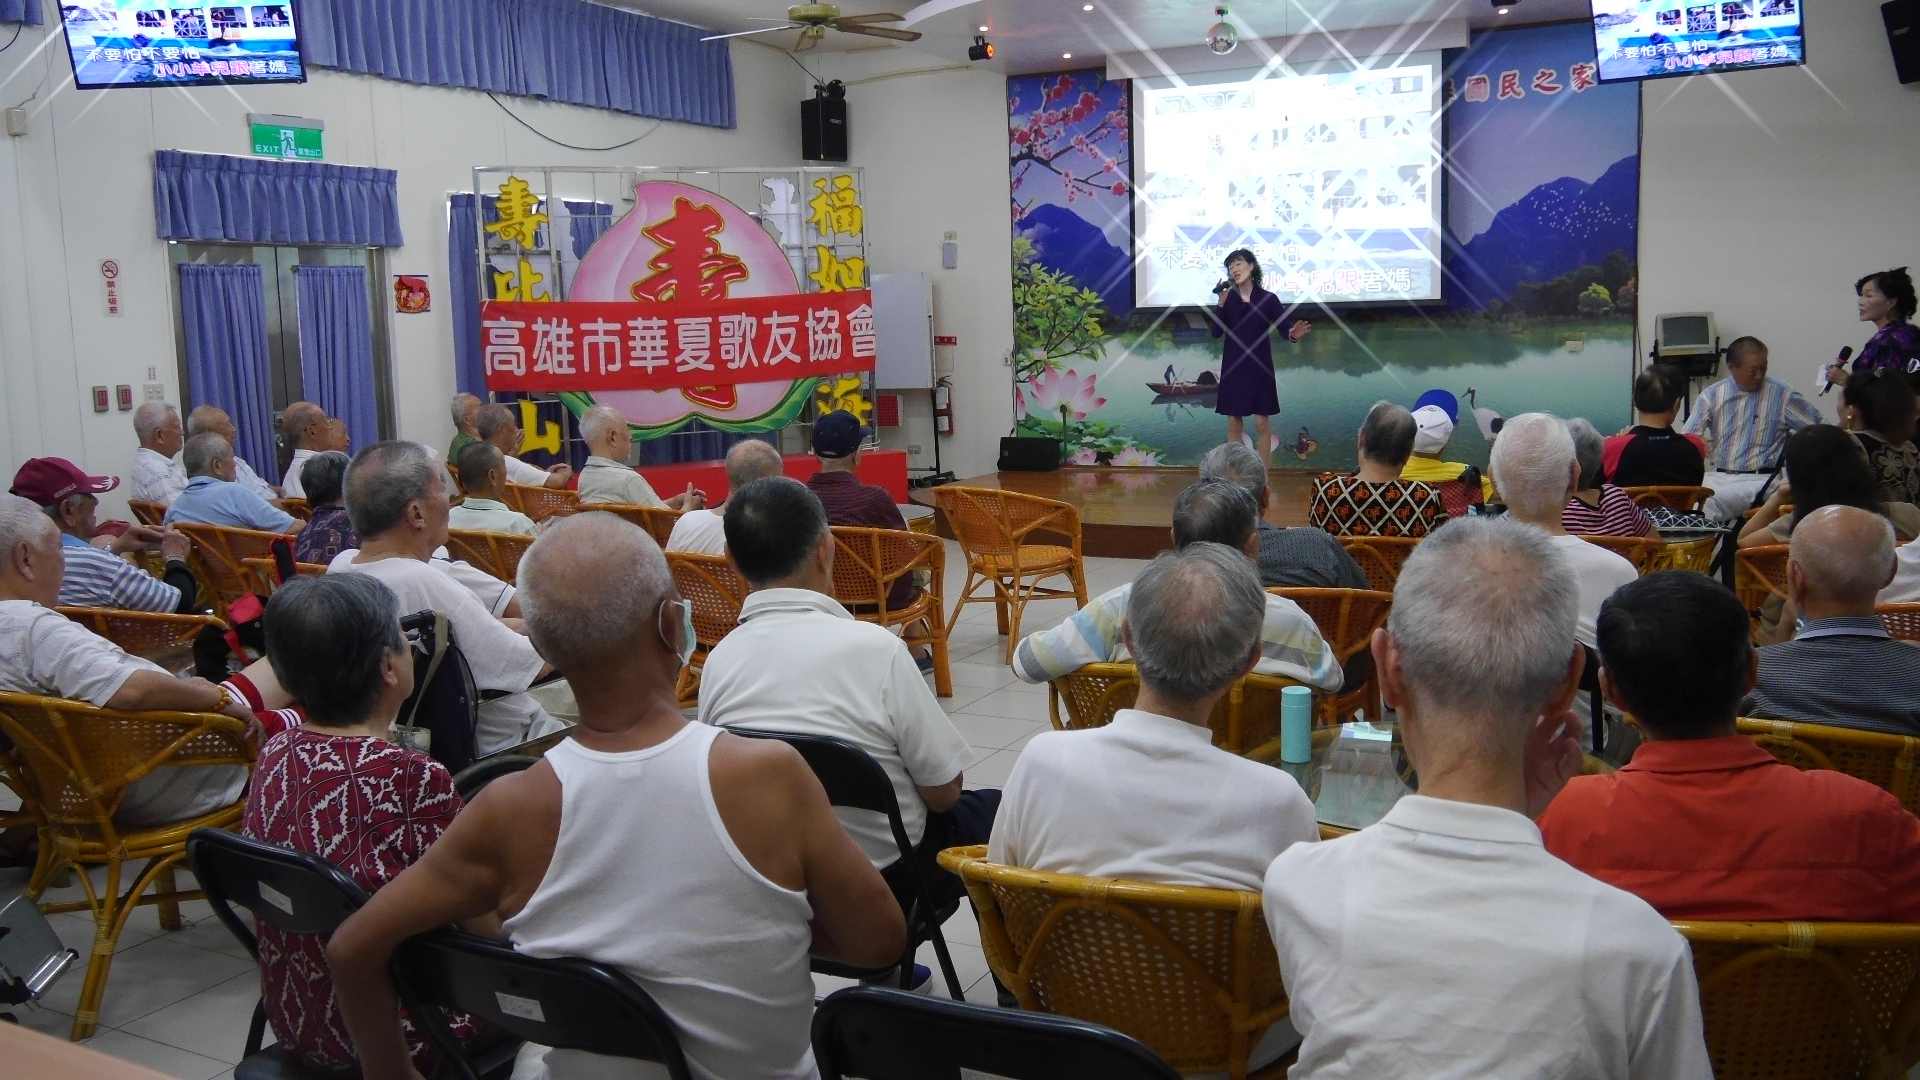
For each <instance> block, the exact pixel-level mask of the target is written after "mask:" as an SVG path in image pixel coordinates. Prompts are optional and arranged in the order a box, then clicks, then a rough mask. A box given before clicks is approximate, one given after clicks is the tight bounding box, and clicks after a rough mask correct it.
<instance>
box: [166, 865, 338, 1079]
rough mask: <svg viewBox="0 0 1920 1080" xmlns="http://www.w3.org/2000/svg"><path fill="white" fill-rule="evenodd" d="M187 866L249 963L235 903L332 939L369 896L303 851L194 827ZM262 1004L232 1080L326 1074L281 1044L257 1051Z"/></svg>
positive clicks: (256, 945) (289, 927) (288, 927)
mask: <svg viewBox="0 0 1920 1080" xmlns="http://www.w3.org/2000/svg"><path fill="white" fill-rule="evenodd" d="M187 863H188V865H190V866H192V867H193V876H194V877H196V878H198V879H199V880H200V887H201V888H202V889H203V890H205V891H206V894H207V903H208V904H209V905H211V906H212V908H213V913H214V915H215V916H216V917H218V918H219V920H220V921H221V922H222V923H225V924H226V927H227V929H228V930H230V931H232V933H233V936H234V937H235V938H238V939H239V941H240V944H242V945H244V946H246V948H247V953H248V954H249V955H250V956H252V957H253V959H254V963H256V964H257V963H259V962H260V941H259V939H258V938H256V937H255V936H254V934H253V931H252V930H251V929H249V928H248V926H247V924H246V923H245V922H243V921H242V920H241V918H240V916H239V915H238V914H237V913H236V912H235V911H234V910H233V906H234V905H235V904H238V905H239V906H241V907H244V908H246V909H247V910H248V911H251V912H252V913H253V917H254V918H255V919H256V920H258V921H260V922H264V923H268V924H270V925H272V926H277V927H279V928H280V929H282V930H285V931H287V932H289V933H294V934H331V933H333V931H334V930H336V929H338V928H339V926H340V924H341V923H342V922H345V921H346V918H347V916H349V915H351V914H353V913H354V912H355V911H358V910H359V909H360V905H362V904H364V903H366V902H367V891H366V890H365V889H362V888H361V887H360V885H359V884H358V883H357V882H355V881H354V880H353V879H352V878H350V877H348V876H347V875H346V874H344V873H342V872H341V871H340V868H339V867H337V866H335V865H333V864H332V863H330V862H328V861H327V860H325V859H323V858H321V857H319V856H318V855H309V854H307V853H306V852H303V851H292V850H289V849H287V848H282V847H275V846H274V845H272V844H268V843H263V842H262V841H259V840H251V839H248V838H247V837H244V836H240V835H238V834H236V833H230V832H227V831H226V830H224V829H195V830H194V831H193V835H191V836H189V837H187ZM266 1026H267V1006H266V1001H265V999H262V1000H261V1001H259V1002H258V1003H256V1004H255V1005H254V1007H253V1022H252V1023H251V1024H250V1025H248V1027H247V1045H246V1049H245V1050H243V1051H242V1054H243V1055H244V1056H243V1059H242V1060H241V1062H240V1064H238V1065H236V1066H234V1070H233V1075H234V1080H296V1078H297V1080H305V1078H308V1077H313V1078H316V1080H317V1078H320V1077H324V1076H326V1075H328V1074H325V1073H322V1072H319V1071H317V1070H314V1069H309V1068H308V1067H307V1066H305V1065H302V1064H300V1059H299V1058H298V1057H297V1056H296V1055H295V1054H294V1053H293V1052H292V1051H291V1050H288V1049H286V1048H285V1047H282V1046H278V1045H275V1046H270V1047H268V1048H266V1049H265V1050H262V1049H261V1048H260V1041H261V1039H262V1038H264V1037H265V1035H266Z"/></svg>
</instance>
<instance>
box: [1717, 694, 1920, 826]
mask: <svg viewBox="0 0 1920 1080" xmlns="http://www.w3.org/2000/svg"><path fill="white" fill-rule="evenodd" d="M1739 725H1740V731H1741V732H1742V733H1743V734H1747V735H1751V736H1753V741H1754V742H1757V743H1759V744H1760V745H1761V746H1763V747H1765V748H1766V749H1767V752H1769V753H1771V754H1772V755H1773V756H1774V757H1777V758H1779V759H1780V760H1781V761H1784V762H1786V763H1787V764H1789V765H1792V766H1793V767H1794V768H1796V769H1832V770H1834V771H1835V772H1843V773H1846V774H1847V775H1848V776H1852V777H1855V778H1857V779H1860V780H1865V781H1866V782H1867V783H1869V784H1872V785H1873V786H1874V787H1877V788H1884V789H1885V790H1887V791H1890V792H1892V793H1893V796H1894V797H1895V798H1897V799H1899V800H1900V805H1902V806H1904V807H1906V808H1907V809H1908V810H1911V811H1913V812H1914V813H1916V814H1920V739H1916V738H1914V737H1913V736H1911V735H1889V734H1886V733H1884V732H1879V731H1860V730H1857V729H1855V728H1845V727H1836V726H1833V725H1831V724H1801V723H1795V722H1793V721H1791V720H1756V719H1752V718H1748V717H1742V718H1741V719H1740V721H1739Z"/></svg>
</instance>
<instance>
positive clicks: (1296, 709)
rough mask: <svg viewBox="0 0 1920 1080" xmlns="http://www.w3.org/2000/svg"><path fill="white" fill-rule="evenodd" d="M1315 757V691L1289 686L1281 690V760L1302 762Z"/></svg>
mask: <svg viewBox="0 0 1920 1080" xmlns="http://www.w3.org/2000/svg"><path fill="white" fill-rule="evenodd" d="M1312 758H1313V691H1311V690H1309V689H1307V688H1306V687H1304V686H1289V687H1285V688H1283V689H1282V690H1281V691H1280V760H1281V761H1286V762H1291V763H1293V764H1296V765H1298V764H1302V763H1304V762H1307V761H1310V760H1312Z"/></svg>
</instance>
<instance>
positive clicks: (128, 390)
mask: <svg viewBox="0 0 1920 1080" xmlns="http://www.w3.org/2000/svg"><path fill="white" fill-rule="evenodd" d="M113 392H114V396H115V398H117V399H118V401H119V405H120V411H121V412H132V411H133V387H132V386H130V385H129V384H127V383H121V384H120V385H119V386H116V387H114V388H113Z"/></svg>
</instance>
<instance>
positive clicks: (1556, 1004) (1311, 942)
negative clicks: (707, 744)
mask: <svg viewBox="0 0 1920 1080" xmlns="http://www.w3.org/2000/svg"><path fill="white" fill-rule="evenodd" d="M1036 741H1037V740H1036ZM1002 812H1003V813H1004V812H1005V811H1004V810H1003V811H1002ZM1265 906H1266V915H1267V926H1268V928H1269V929H1270V930H1271V931H1272V932H1273V943H1274V945H1275V947H1276V948H1277V949H1278V950H1279V954H1280V977H1281V979H1282V980H1284V981H1285V983H1286V985H1287V995H1288V997H1289V998H1290V999H1291V1000H1292V1002H1293V1009H1292V1017H1293V1025H1294V1027H1296V1028H1297V1029H1299V1031H1300V1032H1301V1034H1302V1035H1304V1036H1305V1041H1304V1042H1303V1043H1301V1046H1300V1059H1299V1064H1298V1065H1295V1066H1294V1067H1293V1071H1292V1072H1291V1073H1289V1074H1288V1075H1289V1076H1291V1077H1292V1078H1293V1080H1330V1078H1335V1077H1338V1078H1343V1080H1344V1078H1353V1080H1360V1078H1366V1080H1373V1078H1375V1077H1383V1076H1419V1077H1423V1078H1425V1077H1435V1078H1438V1077H1449V1078H1460V1080H1467V1078H1478V1077H1489V1076H1516V1077H1517V1076H1529V1077H1547V1076H1563V1077H1601V1076H1604V1077H1614V1078H1618V1080H1640V1078H1644V1080H1655V1078H1659V1080H1695V1078H1698V1080H1709V1078H1711V1077H1712V1075H1713V1069H1712V1067H1711V1065H1710V1064H1709V1062H1708V1060H1707V1047H1706V1040H1705V1037H1704V1035H1703V1034H1702V1031H1701V1025H1700V994H1699V988H1698V986H1697V985H1696V984H1695V982H1694V975H1693V960H1692V956H1691V954H1690V952H1689V951H1688V949H1687V943H1686V941H1685V940H1684V939H1683V938H1681V936H1680V934H1679V933H1678V932H1677V931H1675V930H1674V928H1673V927H1672V926H1671V925H1670V924H1668V922H1667V921H1666V920H1665V919H1663V918H1661V917H1660V915H1659V913H1658V912H1656V911H1654V910H1653V908H1651V907H1649V906H1648V905H1647V903H1646V901H1644V900H1641V899H1640V898H1638V897H1636V896H1634V895H1632V894H1631V893H1627V892H1623V891H1621V890H1619V889H1616V888H1614V887H1613V886H1611V885H1605V884H1602V883H1601V882H1599V881H1597V880H1595V879H1593V878H1591V877H1588V876H1587V875H1585V874H1583V873H1581V872H1580V871H1578V870H1575V869H1574V868H1573V867H1571V866H1568V865H1567V864H1566V863H1564V862H1561V861H1560V860H1559V859H1556V858H1554V857H1553V856H1552V855H1549V854H1547V852H1546V849H1545V848H1544V847H1542V846H1541V843H1540V830H1539V829H1537V828H1535V827H1534V824H1533V822H1531V821H1528V820H1527V819H1526V818H1525V817H1523V816H1522V815H1520V814H1516V813H1514V812H1513V811H1511V810H1503V809H1500V808H1498V807H1492V806H1481V805H1475V804H1472V803H1462V802H1450V801H1445V800H1441V799H1433V798H1428V797H1425V796H1421V795H1408V796H1406V797H1404V798H1402V799H1401V800H1400V802H1399V803H1398V804H1396V805H1395V806H1394V808H1393V809H1392V810H1391V811H1389V812H1388V813H1387V816H1386V817H1385V818H1383V819H1382V820H1381V821H1380V823H1379V824H1377V825H1374V826H1372V827H1370V828H1367V829H1362V830H1361V831H1360V832H1358V833H1355V834H1354V835H1352V836H1347V837H1343V838H1341V839H1339V840H1335V841H1332V842H1330V843H1325V844H1302V845H1298V846H1296V847H1293V848H1290V849H1288V850H1287V851H1285V852H1283V853H1282V854H1281V855H1280V857H1279V858H1277V859H1275V860H1274V861H1273V866H1272V867H1270V868H1269V869H1268V870H1267V880H1266V901H1265Z"/></svg>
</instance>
